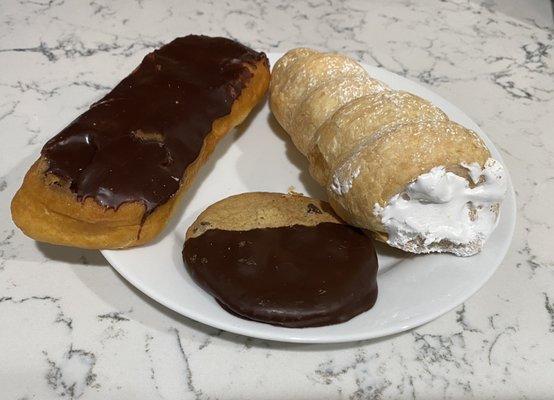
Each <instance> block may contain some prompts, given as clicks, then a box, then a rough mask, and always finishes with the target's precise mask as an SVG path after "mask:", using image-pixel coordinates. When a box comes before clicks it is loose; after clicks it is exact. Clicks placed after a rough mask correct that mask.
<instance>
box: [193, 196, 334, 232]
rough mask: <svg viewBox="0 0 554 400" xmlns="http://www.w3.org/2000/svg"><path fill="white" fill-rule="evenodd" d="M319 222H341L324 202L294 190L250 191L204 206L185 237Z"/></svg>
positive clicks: (312, 224)
mask: <svg viewBox="0 0 554 400" xmlns="http://www.w3.org/2000/svg"><path fill="white" fill-rule="evenodd" d="M322 222H332V223H337V224H343V223H344V222H342V221H341V220H340V218H339V217H337V215H336V214H335V213H334V212H333V209H332V208H331V206H330V205H329V204H328V203H326V202H324V201H321V200H316V199H312V198H310V197H305V196H302V195H300V194H296V193H291V194H283V193H268V192H251V193H243V194H238V195H235V196H231V197H227V198H225V199H223V200H220V201H218V202H217V203H214V204H212V205H211V206H209V207H208V208H206V209H205V210H204V211H203V212H202V213H201V214H200V215H199V216H198V218H197V219H196V221H194V223H193V224H192V225H191V226H190V227H189V229H188V230H187V234H186V239H189V238H191V237H198V236H200V235H202V234H203V233H204V232H206V231H207V230H210V229H222V230H227V231H247V230H251V229H257V228H276V227H282V226H292V225H304V226H314V225H317V224H320V223H322Z"/></svg>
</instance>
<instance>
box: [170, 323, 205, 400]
mask: <svg viewBox="0 0 554 400" xmlns="http://www.w3.org/2000/svg"><path fill="white" fill-rule="evenodd" d="M170 331H171V332H173V334H174V335H175V338H176V340H177V347H178V348H179V353H181V356H182V358H183V362H184V364H185V383H186V385H187V388H188V390H189V391H190V392H191V393H193V394H194V398H195V400H201V399H204V398H206V397H205V396H204V395H203V393H202V390H200V389H197V388H196V387H195V385H194V381H193V377H192V369H191V367H190V363H189V357H188V355H187V353H186V352H185V349H184V348H183V343H182V342H181V336H180V334H179V330H178V329H177V328H171V329H170Z"/></svg>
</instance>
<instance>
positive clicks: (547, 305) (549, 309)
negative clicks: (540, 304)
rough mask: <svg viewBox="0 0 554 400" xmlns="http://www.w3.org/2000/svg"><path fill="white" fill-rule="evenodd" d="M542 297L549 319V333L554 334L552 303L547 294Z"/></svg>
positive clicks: (553, 305) (553, 303) (553, 308)
mask: <svg viewBox="0 0 554 400" xmlns="http://www.w3.org/2000/svg"><path fill="white" fill-rule="evenodd" d="M543 295H544V308H545V309H546V312H547V313H548V316H549V317H550V329H549V331H550V333H554V301H552V302H551V301H550V297H548V294H546V293H543Z"/></svg>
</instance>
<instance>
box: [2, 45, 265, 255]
mask: <svg viewBox="0 0 554 400" xmlns="http://www.w3.org/2000/svg"><path fill="white" fill-rule="evenodd" d="M268 84H269V64H268V60H267V58H266V56H265V54H264V53H259V52H256V51H254V50H252V49H250V48H248V47H246V46H244V45H242V44H240V43H237V42H235V41H233V40H229V39H225V38H220V37H207V36H195V35H190V36H186V37H182V38H178V39H175V40H174V41H172V42H171V43H169V44H167V45H165V46H162V47H161V48H159V49H158V50H155V51H153V52H152V53H150V54H148V55H146V57H145V58H144V59H143V61H142V62H141V64H140V65H139V66H138V67H137V68H136V69H135V70H134V71H133V72H132V73H131V74H130V75H129V76H127V77H126V78H125V79H123V80H122V81H121V82H120V83H119V84H118V85H117V86H116V87H115V88H114V89H113V90H112V91H111V92H109V93H108V94H107V95H106V96H104V97H103V98H102V99H100V100H99V101H97V102H96V103H94V104H92V105H91V106H90V108H89V109H88V110H87V111H85V112H84V113H83V114H81V115H80V116H78V117H77V118H76V119H75V120H74V121H73V122H71V123H70V124H69V125H68V126H67V127H66V128H64V129H63V130H62V131H61V132H60V133H59V134H58V135H56V136H55V137H54V138H52V139H51V140H50V141H49V142H48V143H46V145H45V146H44V147H43V149H42V152H41V156H40V158H39V159H38V160H37V161H36V162H35V163H34V164H33V166H32V167H31V168H30V170H29V171H28V172H27V174H26V176H25V179H24V181H23V185H22V186H21V188H20V189H19V191H18V192H17V193H16V195H15V197H14V199H13V201H12V206H11V209H12V218H13V220H14V222H15V224H16V225H17V226H18V227H19V228H20V229H21V230H22V231H23V232H24V233H25V234H26V235H28V236H30V237H32V238H34V239H36V240H38V241H43V242H49V243H54V244H62V245H68V246H75V247H82V248H94V249H114V248H124V247H131V246H137V245H140V244H144V243H147V242H149V241H151V240H152V239H153V238H154V237H155V236H156V235H157V234H158V233H159V232H160V231H161V230H162V229H163V227H164V226H165V224H166V222H167V221H168V219H169V216H170V214H171V212H172V209H173V208H174V206H175V204H176V203H177V201H178V199H179V197H181V196H182V195H183V194H184V193H185V191H186V190H187V188H188V187H189V185H190V184H191V182H192V181H193V179H194V177H195V175H196V173H197V171H198V169H199V168H200V166H201V165H202V164H203V163H204V162H205V161H206V159H207V158H208V157H209V155H210V154H211V153H212V151H213V150H214V148H215V146H216V144H217V142H218V141H219V140H220V139H221V138H222V137H223V136H224V135H225V134H226V133H227V132H229V131H230V130H231V129H232V128H233V127H235V126H236V125H238V124H240V123H241V122H242V121H243V120H244V119H245V118H246V117H247V115H248V114H249V113H250V111H251V110H252V109H253V108H254V106H255V105H256V104H257V103H258V102H259V101H260V100H261V99H262V98H263V96H264V94H265V92H266V90H267V87H268Z"/></svg>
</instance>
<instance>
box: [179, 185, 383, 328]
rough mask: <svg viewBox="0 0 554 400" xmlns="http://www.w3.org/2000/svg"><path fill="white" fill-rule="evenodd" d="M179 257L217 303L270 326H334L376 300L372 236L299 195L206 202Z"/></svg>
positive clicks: (325, 206)
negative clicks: (210, 203)
mask: <svg viewBox="0 0 554 400" xmlns="http://www.w3.org/2000/svg"><path fill="white" fill-rule="evenodd" d="M183 259H184V262H185V267H186V269H187V271H188V272H189V274H190V275H191V277H192V278H193V280H194V281H195V282H196V283H197V284H198V285H199V286H200V287H202V288H203V289H204V290H206V291H207V292H208V293H210V294H211V295H212V296H213V297H214V298H215V299H216V300H217V302H218V303H219V304H220V305H221V306H222V307H223V308H224V309H226V310H227V311H229V312H231V313H233V314H235V315H237V316H239V317H242V318H245V319H249V320H254V321H258V322H264V323H268V324H272V325H278V326H284V327H289V328H302V327H315V326H323V325H331V324H337V323H341V322H344V321H347V320H349V319H351V318H353V317H355V316H356V315H358V314H360V313H362V312H365V311H367V310H369V309H370V308H371V307H373V305H374V304H375V301H376V299H377V282H376V276H377V269H378V266H377V256H376V253H375V249H374V247H373V242H372V239H371V238H370V237H368V236H366V235H364V233H363V232H362V231H361V230H359V229H358V228H355V227H352V226H349V225H346V224H345V223H344V222H343V221H342V220H340V219H339V218H338V217H337V216H336V214H335V213H334V212H333V211H332V209H331V207H330V206H329V205H328V204H327V203H325V202H323V201H320V200H315V199H312V198H308V197H304V196H301V195H296V194H289V195H285V194H280V193H244V194H240V195H236V196H231V197H228V198H226V199H224V200H221V201H219V202H217V203H215V204H213V205H211V206H210V207H208V208H207V209H206V210H205V211H204V212H202V214H200V216H199V217H198V219H197V220H196V221H195V222H194V223H193V224H192V225H191V226H190V228H189V229H188V231H187V233H186V238H185V244H184V248H183Z"/></svg>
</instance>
